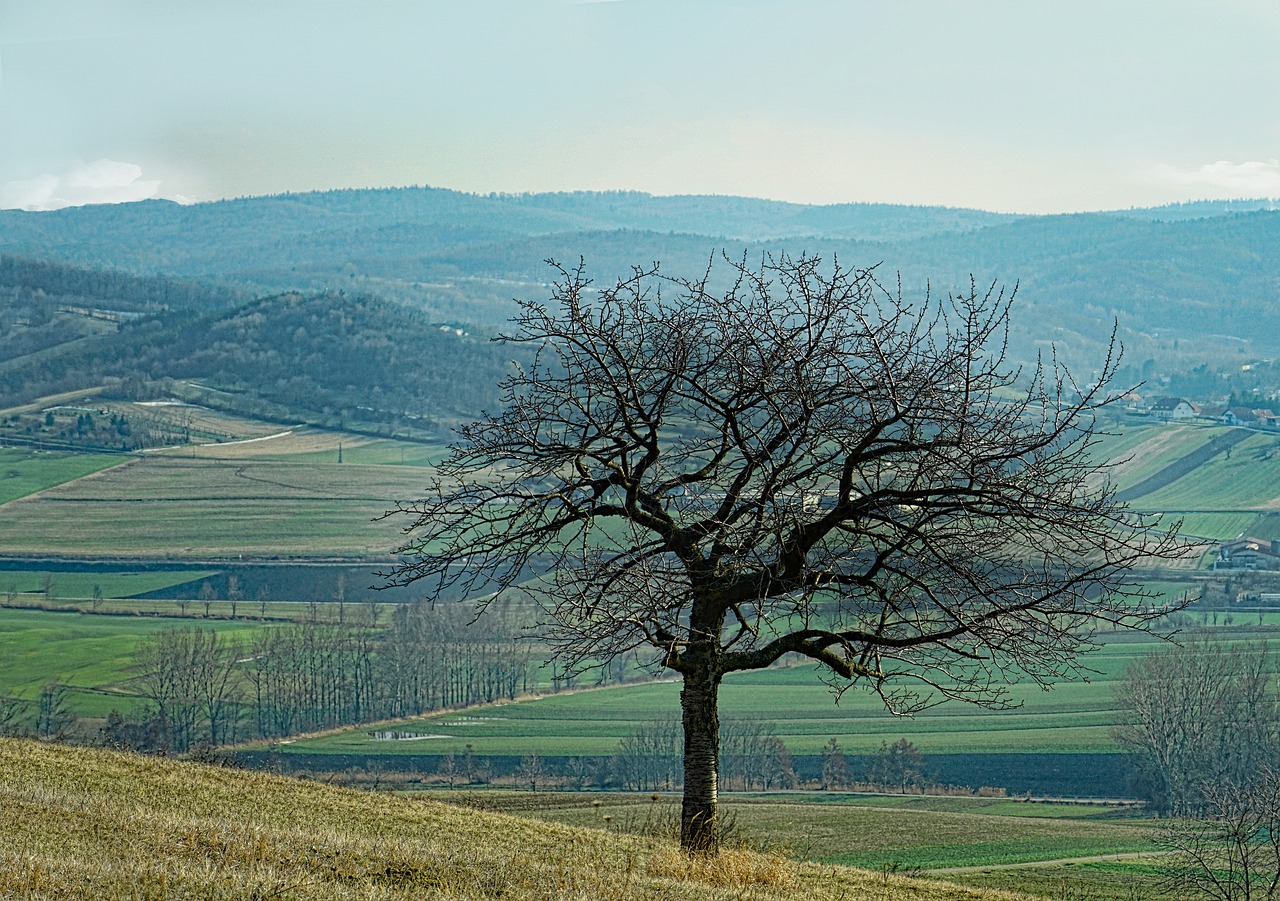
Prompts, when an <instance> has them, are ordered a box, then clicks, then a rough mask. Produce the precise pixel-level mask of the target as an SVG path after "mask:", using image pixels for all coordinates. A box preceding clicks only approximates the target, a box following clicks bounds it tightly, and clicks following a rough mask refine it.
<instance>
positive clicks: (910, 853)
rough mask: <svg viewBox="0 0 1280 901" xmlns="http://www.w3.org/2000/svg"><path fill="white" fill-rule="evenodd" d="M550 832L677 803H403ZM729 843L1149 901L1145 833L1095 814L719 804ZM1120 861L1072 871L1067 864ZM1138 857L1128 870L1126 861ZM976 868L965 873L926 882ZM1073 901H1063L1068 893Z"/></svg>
mask: <svg viewBox="0 0 1280 901" xmlns="http://www.w3.org/2000/svg"><path fill="white" fill-rule="evenodd" d="M410 794H411V795H413V796H425V797H428V798H431V799H434V800H442V801H445V802H451V801H452V802H453V803H458V802H461V803H464V804H467V805H468V806H476V807H480V808H481V809H486V810H496V811H503V812H510V813H516V814H518V815H520V816H526V817H531V818H536V819H541V820H545V821H548V822H554V823H563V824H566V825H571V826H586V827H591V828H596V829H602V830H608V831H615V832H623V833H629V832H634V833H640V834H646V833H653V832H655V831H657V832H659V833H661V832H663V831H665V830H666V829H668V828H671V826H672V824H673V823H674V822H675V821H676V818H677V817H678V804H679V799H678V797H676V796H671V795H660V796H657V798H658V800H656V801H655V800H652V796H635V795H603V796H602V795H598V794H596V795H589V794H562V793H546V792H543V793H530V792H510V791H486V792H467V793H463V792H449V791H430V792H421V793H410ZM722 809H723V811H724V813H725V816H726V818H727V819H728V820H729V821H730V822H732V823H733V828H734V832H735V835H737V836H739V837H740V838H741V839H742V840H745V841H746V842H747V843H749V844H753V845H763V846H765V847H769V848H772V849H777V850H780V851H782V852H783V853H784V854H787V855H788V856H793V857H797V858H799V859H802V860H811V861H816V862H820V863H839V864H846V865H852V866H857V867H864V868H867V869H871V870H881V871H884V870H888V871H899V872H920V873H921V875H925V876H930V877H933V878H942V879H948V880H952V881H956V882H963V883H967V884H971V885H980V886H989V887H993V888H996V887H998V888H1004V889H1009V890H1015V891H1024V892H1033V893H1037V894H1043V895H1044V896H1045V897H1050V898H1060V897H1071V898H1087V899H1090V901H1132V899H1134V898H1135V897H1139V898H1143V897H1151V898H1155V897H1157V893H1156V891H1155V889H1156V887H1157V886H1156V881H1155V879H1154V878H1153V875H1152V873H1151V872H1150V871H1151V870H1152V869H1153V867H1152V863H1153V861H1154V859H1155V858H1154V857H1153V856H1152V857H1146V858H1144V857H1143V855H1150V854H1151V853H1152V852H1153V850H1154V847H1153V838H1154V835H1155V824H1154V823H1153V822H1151V821H1147V820H1142V819H1137V818H1131V817H1127V816H1124V815H1123V811H1121V810H1119V809H1117V808H1115V807H1109V806H1104V805H1075V806H1069V805H1063V804H1045V803H1038V802H1021V801H999V800H990V799H980V798H939V797H931V798H923V797H917V798H905V799H898V798H892V797H884V796H858V795H840V794H834V795H828V796H826V797H825V798H824V799H823V800H822V801H816V800H813V796H809V795H804V794H798V793H791V792H784V793H777V794H775V795H772V796H770V797H768V798H751V797H742V796H737V795H730V796H726V797H725V798H724V799H723V803H722ZM1113 855H1122V856H1123V857H1122V858H1121V859H1116V860H1106V861H1096V862H1091V863H1079V864H1065V863H1057V864H1048V863H1040V864H1038V865H1037V866H1033V867H1031V868H1027V867H1026V866H1025V865H1026V864H1037V863H1038V862H1042V861H1064V860H1067V859H1071V858H1088V857H1110V856H1113ZM1134 856H1137V857H1136V859H1131V858H1133V857H1134ZM954 868H963V869H966V870H968V869H969V868H981V869H978V870H976V871H971V872H957V873H938V874H934V873H932V872H930V871H933V870H949V869H954ZM1068 887H1069V888H1070V890H1071V891H1073V892H1074V894H1070V895H1064V894H1062V893H1063V892H1064V891H1065V890H1067V888H1068Z"/></svg>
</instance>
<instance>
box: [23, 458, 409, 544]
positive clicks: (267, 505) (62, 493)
mask: <svg viewBox="0 0 1280 901" xmlns="http://www.w3.org/2000/svg"><path fill="white" fill-rule="evenodd" d="M424 482H425V479H424V476H423V474H422V470H421V469H418V468H416V467H404V466H398V465H369V464H356V463H352V464H346V463H343V464H342V465H337V464H334V465H329V466H317V465H314V464H293V463H279V462H268V461H256V460H248V461H243V462H235V461H222V460H202V459H194V460H193V459H189V458H182V457H171V456H164V455H152V456H147V457H145V458H142V459H134V460H132V461H131V462H129V463H127V464H126V465H123V466H118V467H116V468H115V469H113V470H111V471H109V472H105V473H102V474H100V475H98V476H97V477H95V478H92V479H81V480H79V481H74V482H68V483H65V484H61V485H58V486H56V487H53V488H50V489H48V490H46V491H43V492H41V493H40V494H38V495H35V496H31V497H27V498H23V499H21V500H17V501H14V502H12V503H10V504H7V505H6V506H5V510H4V514H5V515H4V516H3V517H2V518H0V549H3V551H4V552H5V553H8V554H17V555H38V554H51V555H61V556H73V557H86V556H87V557H112V556H136V557H166V556H173V557H184V556H186V557H205V556H230V555H244V556H256V557H262V556H272V555H297V556H308V555H315V556H343V555H345V556H382V555H386V554H387V553H388V551H389V550H390V549H391V548H393V547H394V546H395V545H396V543H397V539H398V538H399V533H400V528H401V527H402V526H403V522H400V521H397V520H391V521H386V522H373V520H374V518H375V517H378V516H380V515H381V514H383V513H385V512H386V510H387V509H388V508H389V507H390V506H391V505H392V504H393V503H394V502H395V500H396V499H401V498H411V497H414V496H415V495H416V494H417V493H419V492H420V490H421V488H422V486H423V484H424Z"/></svg>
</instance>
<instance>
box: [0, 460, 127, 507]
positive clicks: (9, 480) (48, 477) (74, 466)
mask: <svg viewBox="0 0 1280 901" xmlns="http://www.w3.org/2000/svg"><path fill="white" fill-rule="evenodd" d="M127 459H128V458H126V457H121V456H117V455H115V454H70V453H63V452H61V451H36V450H27V449H23V448H9V447H0V504H7V503H8V502H9V501H13V500H17V499H18V498H20V497H27V496H28V495H31V494H35V493H36V492H39V491H44V490H45V489H47V488H52V487H53V486H55V485H62V484H64V483H66V482H74V481H75V480H76V479H81V478H84V477H85V476H87V475H91V474H92V473H95V472H101V471H102V470H104V469H109V468H110V467H112V466H119V465H120V464H121V463H123V462H125V461H126V460H127Z"/></svg>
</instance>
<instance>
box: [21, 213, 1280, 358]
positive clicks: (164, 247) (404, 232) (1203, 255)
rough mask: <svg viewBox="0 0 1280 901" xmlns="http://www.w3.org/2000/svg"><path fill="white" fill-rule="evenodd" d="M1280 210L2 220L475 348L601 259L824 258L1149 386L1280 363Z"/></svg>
mask: <svg viewBox="0 0 1280 901" xmlns="http://www.w3.org/2000/svg"><path fill="white" fill-rule="evenodd" d="M1276 206H1277V204H1276V203H1275V202H1272V201H1265V200H1258V201H1202V202H1196V203H1187V204H1173V205H1169V206H1165V207H1156V208H1150V209H1137V210H1118V211H1109V212H1100V213H1079V214H1071V215H1058V216H1021V215H1008V214H998V213H990V212H984V211H981V210H966V209H953V208H947V207H909V206H892V205H885V204H836V205H829V206H810V205H803V204H793V203H784V202H779V201H768V200H759V199H752V198H742V197H721V196H678V197H657V196H653V195H649V194H643V193H639V192H598V193H596V192H573V193H559V194H519V195H508V194H492V195H477V194H465V193H461V192H458V191H450V190H446V189H442V188H400V189H375V190H343V191H329V192H319V193H309V194H284V195H278V196H273V197H255V198H244V199H239V200H227V201H218V202H215V203H204V204H196V205H193V206H180V205H177V204H173V203H170V202H166V201H147V202H142V203H135V204H126V205H120V206H101V207H79V208H71V209H64V210H58V211H54V212H45V213H28V212H20V211H4V212H0V253H2V254H6V255H9V256H11V257H21V258H24V259H26V260H29V261H43V262H46V263H47V262H50V261H53V262H58V263H62V264H70V265H74V266H77V267H82V268H85V269H97V270H101V269H105V270H112V271H115V272H117V273H133V274H137V275H145V276H149V277H157V278H160V277H162V278H165V279H177V280H180V281H184V282H185V283H191V282H195V283H200V284H203V285H205V286H206V287H207V289H208V290H209V291H210V292H221V296H222V297H224V298H239V299H240V300H239V301H233V303H234V302H243V299H245V298H248V297H251V296H267V295H276V294H284V293H289V292H301V293H304V294H308V293H319V294H328V295H334V294H339V293H341V294H345V295H347V296H354V295H364V294H370V295H377V296H379V297H382V298H385V299H387V300H389V301H393V302H399V303H403V304H406V305H408V306H409V307H411V308H413V309H415V310H417V311H419V312H420V313H421V314H422V315H423V316H424V317H425V320H424V321H428V322H436V323H446V322H447V323H454V324H457V325H460V326H466V327H467V328H469V329H471V330H472V331H474V332H476V333H479V334H492V333H494V332H495V331H497V330H499V329H500V328H501V327H502V323H504V322H505V321H506V320H507V318H508V317H509V316H510V314H511V312H512V298H513V297H539V296H545V293H546V283H547V282H548V281H549V279H550V278H551V272H550V270H549V269H548V267H547V266H546V265H545V262H544V261H545V260H546V259H548V258H552V259H557V260H560V261H562V262H565V263H569V264H572V263H575V262H576V261H577V260H578V259H579V258H580V257H581V258H584V259H585V261H586V264H587V268H588V271H589V273H590V274H591V275H592V277H593V278H595V279H596V280H597V281H598V282H603V281H608V280H611V279H613V278H616V277H619V276H623V275H626V274H628V273H629V272H630V269H631V267H632V266H633V265H641V266H647V265H649V264H651V263H653V262H655V261H660V262H661V263H662V266H663V269H664V271H666V272H668V273H672V274H694V273H700V272H702V271H703V270H704V269H705V268H706V266H707V265H708V262H709V261H710V260H712V259H713V258H714V257H715V256H716V255H718V254H719V253H721V252H724V253H727V254H728V255H729V256H730V257H733V258H741V257H743V256H745V257H747V258H748V259H751V260H753V261H758V260H759V258H760V256H761V255H764V254H774V255H777V254H782V253H789V254H792V255H799V254H801V253H809V254H816V255H819V256H822V257H823V258H825V259H827V260H828V261H830V260H832V259H838V260H839V261H840V263H841V264H842V265H846V266H851V265H854V266H868V265H876V264H879V265H880V270H879V271H880V273H881V275H882V277H883V278H884V280H885V282H886V283H888V284H895V283H896V280H897V278H898V276H899V274H900V275H901V279H902V283H903V286H904V290H905V291H906V292H907V293H908V294H909V295H912V296H918V295H920V294H922V293H923V292H924V290H925V288H926V286H930V287H931V289H932V290H933V291H935V292H942V293H946V292H949V291H954V290H965V289H967V288H968V286H969V284H970V279H971V278H972V279H973V280H974V282H975V283H976V284H977V285H978V286H980V287H984V288H985V286H987V285H990V284H992V283H993V282H997V281H999V282H1001V283H1003V284H1006V285H1009V286H1012V285H1013V284H1014V283H1017V284H1019V285H1020V289H1019V294H1020V297H1021V302H1020V304H1019V306H1018V308H1017V310H1016V311H1015V329H1014V332H1013V334H1012V337H1011V340H1012V345H1011V346H1012V349H1013V351H1014V353H1015V355H1016V356H1017V357H1018V358H1019V359H1024V360H1032V359H1034V357H1035V355H1036V353H1037V352H1041V353H1045V352H1048V351H1049V350H1050V344H1052V345H1053V347H1054V349H1055V351H1056V352H1057V353H1059V355H1060V356H1063V357H1065V358H1066V359H1068V360H1072V361H1074V362H1075V363H1076V364H1077V368H1084V369H1087V368H1088V367H1090V366H1092V365H1096V360H1097V359H1098V357H1099V355H1100V354H1101V353H1102V352H1103V349H1104V348H1105V344H1106V341H1107V339H1108V337H1109V335H1110V331H1111V326H1112V324H1113V323H1115V322H1118V324H1119V332H1120V336H1121V338H1122V340H1123V341H1124V342H1125V344H1126V346H1127V348H1128V353H1129V359H1130V360H1131V361H1132V362H1133V364H1134V366H1135V371H1137V370H1142V371H1143V372H1146V371H1148V370H1155V371H1158V370H1159V369H1160V368H1161V367H1178V366H1191V365H1196V363H1197V361H1201V362H1203V361H1210V362H1212V363H1213V364H1214V365H1220V364H1221V365H1237V366H1238V364H1239V363H1241V362H1245V361H1247V360H1248V359H1250V358H1253V357H1269V356H1274V355H1280V253H1277V252H1276V251H1277V249H1278V248H1280V211H1277V210H1276V209H1275V207H1276ZM32 265H34V264H28V268H30V267H31V266H32ZM173 284H177V282H174V283H173ZM210 296H211V297H212V295H210ZM210 303H211V304H213V306H214V307H216V308H218V309H227V306H226V305H225V302H224V301H219V302H217V303H214V301H213V300H210ZM82 331H84V329H82ZM86 334H87V333H86ZM27 337H28V338H29V337H30V336H27ZM24 340H26V339H24ZM28 344H30V341H28ZM1189 354H1193V355H1198V357H1196V358H1195V359H1193V358H1192V356H1189ZM3 362H4V361H3V359H0V366H2V365H3ZM1144 377H1145V376H1144Z"/></svg>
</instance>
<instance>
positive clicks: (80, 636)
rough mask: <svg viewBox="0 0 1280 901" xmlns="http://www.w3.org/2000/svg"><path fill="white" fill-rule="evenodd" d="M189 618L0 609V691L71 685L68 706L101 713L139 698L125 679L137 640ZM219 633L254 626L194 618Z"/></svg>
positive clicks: (15, 693) (30, 694)
mask: <svg viewBox="0 0 1280 901" xmlns="http://www.w3.org/2000/svg"><path fill="white" fill-rule="evenodd" d="M189 625H192V621H191V620H180V619H176V618H168V617H142V616H94V615H92V614H82V613H55V612H49V611H43V610H12V609H4V608H0V694H3V695H7V696H11V697H20V698H27V699H30V698H34V697H35V696H36V695H38V694H39V693H40V689H41V688H42V687H43V686H44V685H45V684H47V683H49V682H61V683H64V684H66V685H69V686H71V687H72V689H73V691H72V693H71V696H70V698H69V702H70V705H71V709H72V711H73V712H74V713H76V714H78V715H80V716H88V717H100V716H105V715H106V714H107V713H109V712H110V711H111V710H112V708H120V709H129V708H131V707H133V706H134V705H136V704H138V703H140V698H139V697H138V696H137V695H136V693H135V692H134V691H133V689H132V688H131V687H130V685H129V683H130V680H132V679H133V678H134V677H135V675H136V672H135V669H134V665H135V664H134V651H135V648H136V647H137V645H138V643H139V642H140V641H142V640H143V639H144V638H146V637H147V636H149V635H153V634H155V633H156V632H158V631H160V630H162V629H167V628H173V627H174V626H189ZM198 625H201V626H205V625H207V626H208V627H210V628H214V629H217V630H218V631H219V632H227V633H236V632H240V633H243V632H246V631H248V630H252V629H256V628H259V625H258V624H256V623H252V622H244V621H237V622H221V621H213V620H211V621H209V622H208V623H199V624H198Z"/></svg>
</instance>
